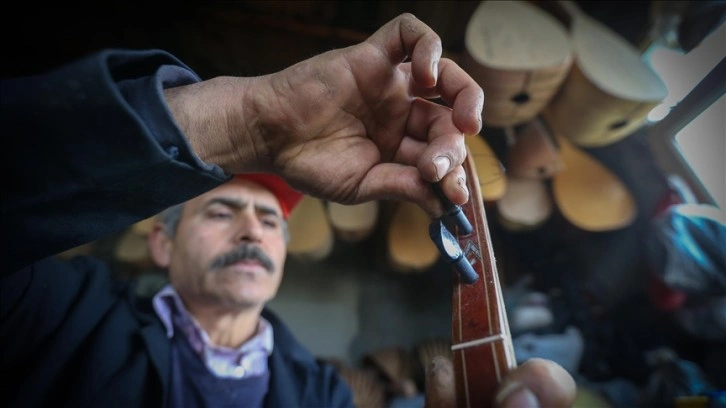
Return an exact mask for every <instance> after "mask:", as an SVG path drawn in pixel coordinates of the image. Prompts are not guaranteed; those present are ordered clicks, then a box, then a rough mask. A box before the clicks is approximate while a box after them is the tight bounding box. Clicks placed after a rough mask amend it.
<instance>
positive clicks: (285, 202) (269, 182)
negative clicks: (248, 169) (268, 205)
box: [235, 173, 303, 219]
mask: <svg viewBox="0 0 726 408" xmlns="http://www.w3.org/2000/svg"><path fill="white" fill-rule="evenodd" d="M235 177H238V178H241V179H245V180H250V181H252V182H255V183H257V184H259V185H261V186H263V187H265V188H267V189H268V190H270V191H271V192H272V194H274V195H275V197H277V201H278V202H279V203H280V208H281V209H282V216H283V217H284V218H285V219H287V217H288V216H289V215H290V212H291V211H292V209H293V208H295V206H296V205H297V203H298V202H300V199H302V197H303V194H302V193H301V192H299V191H297V190H294V189H293V188H292V187H290V185H288V184H287V183H286V182H285V180H283V179H282V178H281V177H278V176H276V175H274V174H263V173H250V174H238V175H236V176H235Z"/></svg>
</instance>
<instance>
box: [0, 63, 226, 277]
mask: <svg viewBox="0 0 726 408" xmlns="http://www.w3.org/2000/svg"><path fill="white" fill-rule="evenodd" d="M196 81H198V78H197V77H196V75H195V74H194V73H193V72H191V71H190V70H188V69H187V68H186V67H184V66H183V65H182V64H181V63H180V62H178V61H177V60H176V59H174V58H173V57H171V56H170V55H168V54H165V53H161V52H109V53H102V54H97V55H95V56H92V57H89V58H86V59H83V60H79V61H77V62H75V63H73V64H72V65H68V66H65V67H62V68H59V69H58V70H55V71H53V72H50V73H48V74H46V75H41V76H35V77H26V78H19V79H13V80H8V81H3V83H2V92H0V98H1V100H2V105H1V108H2V109H1V110H0V118H1V122H0V123H2V126H3V134H4V137H5V139H6V140H10V139H11V138H12V140H13V143H6V147H5V148H4V149H3V153H2V155H3V156H2V157H3V160H2V162H3V166H4V172H3V174H5V179H6V188H7V190H6V193H5V194H3V198H2V204H1V208H2V231H3V235H4V237H5V238H4V239H3V244H2V255H3V259H4V260H5V261H4V265H3V272H4V273H7V272H10V271H12V270H15V269H16V268H18V267H20V266H23V265H26V264H27V263H29V262H31V261H34V260H37V259H40V258H43V257H45V256H49V255H52V254H54V253H57V252H60V251H62V250H65V249H68V248H71V247H74V246H76V245H80V244H82V243H85V242H89V241H92V240H94V239H97V238H100V237H102V236H105V235H107V234H109V233H112V232H115V231H118V230H119V229H121V228H123V227H125V226H127V225H129V224H131V223H133V222H136V221H139V220H141V219H143V218H145V217H148V216H150V215H153V214H155V213H156V212H158V211H160V210H162V209H164V208H165V207H167V206H169V205H173V204H176V203H179V202H182V201H184V200H186V199H188V198H191V197H193V196H196V195H198V194H200V193H202V192H204V191H207V190H209V189H211V188H213V187H215V186H217V185H219V184H220V183H222V182H223V181H224V180H225V179H226V178H227V176H226V175H225V174H224V173H223V172H222V171H221V170H220V169H219V168H214V167H213V166H209V165H207V164H205V163H203V162H202V161H201V160H199V158H197V157H196V156H195V155H194V153H193V151H192V150H191V148H190V147H189V146H188V144H187V142H186V140H185V138H184V135H183V133H182V132H181V130H180V129H179V128H178V127H177V126H176V124H175V121H174V119H173V117H172V116H171V114H170V113H169V111H168V109H167V108H166V104H165V101H164V98H163V93H162V88H163V87H171V86H178V85H184V84H189V83H194V82H196Z"/></svg>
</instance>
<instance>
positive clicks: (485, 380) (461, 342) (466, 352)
mask: <svg viewBox="0 0 726 408" xmlns="http://www.w3.org/2000/svg"><path fill="white" fill-rule="evenodd" d="M464 170H465V171H466V176H467V188H468V189H469V192H470V198H469V201H468V202H467V203H466V204H464V205H463V206H461V207H460V212H458V213H457V211H456V209H452V208H451V207H452V206H451V205H450V203H447V202H446V201H445V198H443V196H441V197H442V200H443V201H444V207H445V208H446V209H447V215H445V216H444V217H442V219H440V220H436V221H434V222H433V223H432V224H431V227H430V230H429V233H430V235H431V238H432V240H433V241H434V243H435V244H436V245H437V247H438V248H439V251H441V252H442V255H443V256H444V259H447V260H449V261H450V262H451V263H452V264H453V265H454V267H455V269H454V272H453V274H454V279H453V283H454V284H453V294H452V316H451V317H452V327H451V352H452V357H453V363H454V374H455V378H456V395H457V400H458V401H457V406H458V407H488V406H492V405H493V403H494V395H495V393H496V390H497V387H498V386H499V383H500V382H501V381H502V379H503V378H504V376H505V375H506V374H507V373H508V372H509V371H511V370H512V369H513V368H515V367H516V365H517V362H516V359H515V356H514V347H513V346H512V339H511V335H510V332H509V324H508V322H507V314H506V310H505V307H504V298H503V296H502V289H501V286H500V284H499V276H498V273H497V268H496V264H495V262H494V251H493V248H492V243H491V237H490V235H489V226H488V224H487V218H486V213H485V211H484V203H483V200H482V195H481V189H480V186H479V180H478V178H477V173H476V169H475V168H474V160H473V158H472V155H471V151H469V152H468V155H467V158H466V160H465V162H464ZM462 217H465V220H462V219H461V218H462Z"/></svg>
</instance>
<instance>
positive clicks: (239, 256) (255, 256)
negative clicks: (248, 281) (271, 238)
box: [212, 244, 275, 273]
mask: <svg viewBox="0 0 726 408" xmlns="http://www.w3.org/2000/svg"><path fill="white" fill-rule="evenodd" d="M245 260H256V261H259V262H260V264H261V265H262V267H263V268H265V270H266V271H267V272H268V273H272V272H274V270H275V264H274V262H272V259H270V257H269V256H267V254H266V253H264V251H262V250H261V249H260V248H259V247H257V246H255V245H250V244H245V245H241V246H239V247H237V248H235V249H233V250H231V251H229V252H227V253H225V254H222V255H220V256H218V257H216V258H215V259H214V261H212V269H221V268H224V267H225V266H229V265H232V264H235V263H237V262H240V261H245Z"/></svg>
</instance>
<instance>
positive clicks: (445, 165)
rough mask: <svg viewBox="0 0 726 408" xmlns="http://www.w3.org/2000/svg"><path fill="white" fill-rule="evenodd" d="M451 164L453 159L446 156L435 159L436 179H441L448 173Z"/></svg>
mask: <svg viewBox="0 0 726 408" xmlns="http://www.w3.org/2000/svg"><path fill="white" fill-rule="evenodd" d="M450 166H451V160H449V158H448V157H446V156H439V157H437V158H435V159H434V167H435V168H436V181H439V180H441V178H442V177H444V176H445V175H446V172H448V171H449V167H450Z"/></svg>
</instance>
